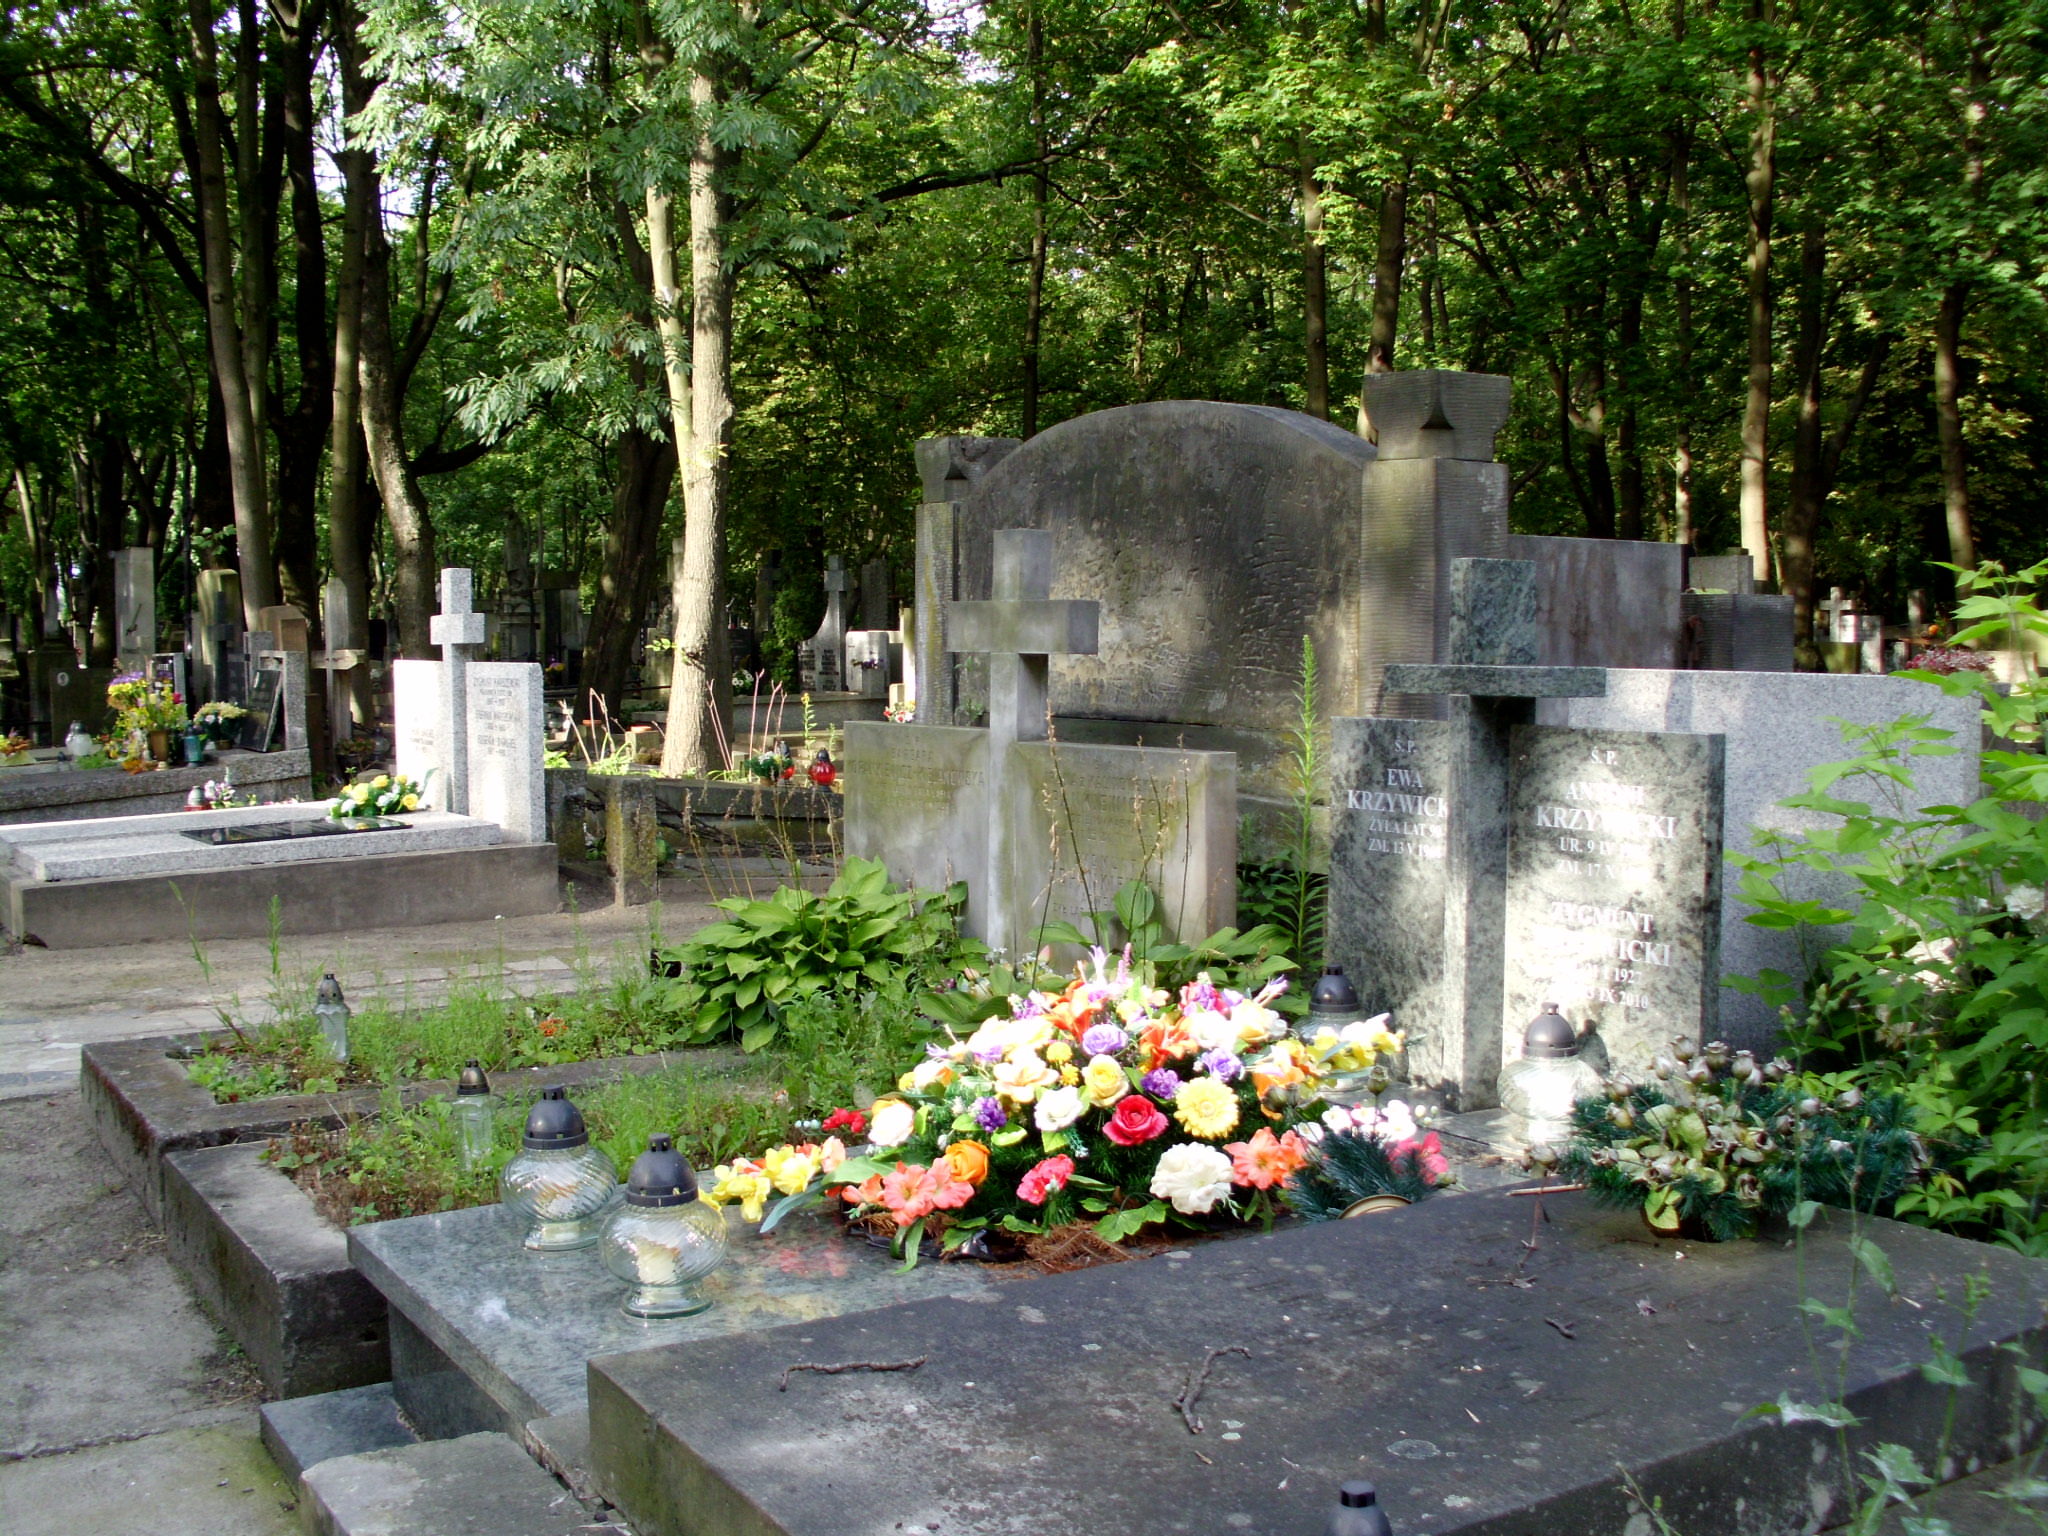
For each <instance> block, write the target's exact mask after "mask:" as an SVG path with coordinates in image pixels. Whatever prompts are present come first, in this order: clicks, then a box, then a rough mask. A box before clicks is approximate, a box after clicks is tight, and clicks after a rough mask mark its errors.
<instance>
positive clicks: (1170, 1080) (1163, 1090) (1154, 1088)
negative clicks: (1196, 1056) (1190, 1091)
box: [1138, 1067, 1180, 1099]
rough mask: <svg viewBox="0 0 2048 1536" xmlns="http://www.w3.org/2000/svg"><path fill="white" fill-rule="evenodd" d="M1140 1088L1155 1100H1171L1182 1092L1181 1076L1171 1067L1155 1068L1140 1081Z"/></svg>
mask: <svg viewBox="0 0 2048 1536" xmlns="http://www.w3.org/2000/svg"><path fill="white" fill-rule="evenodd" d="M1138 1086H1139V1087H1140V1088H1142V1089H1144V1090H1145V1091H1146V1092H1147V1093H1149V1094H1151V1095H1152V1097H1153V1098H1155V1099H1171V1098H1172V1097H1173V1096H1174V1095H1175V1094H1176V1093H1179V1092H1180V1074H1179V1073H1178V1072H1175V1071H1173V1070H1172V1069H1171V1068H1169V1067H1154V1068H1153V1069H1152V1070H1151V1071H1150V1072H1147V1073H1146V1074H1145V1075H1144V1077H1143V1078H1141V1079H1140V1080H1139V1082H1138Z"/></svg>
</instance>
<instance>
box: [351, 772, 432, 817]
mask: <svg viewBox="0 0 2048 1536" xmlns="http://www.w3.org/2000/svg"><path fill="white" fill-rule="evenodd" d="M425 797H426V791H425V790H424V789H422V788H421V787H420V786H419V785H418V784H415V783H414V782H413V781H412V780H411V779H408V778H407V777H406V776H405V775H404V774H402V773H380V774H378V775H376V776H375V777H374V778H369V779H358V780H356V782H355V783H353V784H351V785H349V787H348V788H347V789H344V790H343V791H342V792H341V793H340V794H338V795H336V796H335V797H334V800H333V802H332V803H331V804H330V805H329V806H328V807H327V814H328V815H330V816H332V817H334V818H335V819H336V820H337V821H348V820H368V819H370V818H371V817H376V816H397V815H400V814H401V813H403V812H405V811H416V810H418V809H419V808H420V805H421V803H422V801H423V800H424V799H425Z"/></svg>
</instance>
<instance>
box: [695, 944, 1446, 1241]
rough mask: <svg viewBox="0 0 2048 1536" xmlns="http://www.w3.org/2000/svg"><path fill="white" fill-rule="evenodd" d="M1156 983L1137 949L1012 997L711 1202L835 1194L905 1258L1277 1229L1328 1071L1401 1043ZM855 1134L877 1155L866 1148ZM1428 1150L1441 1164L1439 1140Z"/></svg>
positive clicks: (1100, 957)
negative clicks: (1217, 1223) (1299, 1030)
mask: <svg viewBox="0 0 2048 1536" xmlns="http://www.w3.org/2000/svg"><path fill="white" fill-rule="evenodd" d="M1141 971H1142V968H1141ZM1148 976H1149V973H1145V974H1134V973H1133V971H1132V967H1131V962H1130V954H1129V951H1128V950H1127V951H1126V952H1125V953H1124V955H1123V957H1122V958H1121V959H1120V960H1119V961H1118V962H1117V963H1116V964H1115V965H1114V966H1112V965H1111V963H1110V960H1109V957H1108V955H1107V954H1106V953H1105V952H1104V951H1103V950H1101V949H1097V950H1095V951H1094V955H1093V963H1092V965H1089V966H1083V967H1080V968H1079V974H1078V975H1077V976H1076V978H1075V979H1074V981H1073V982H1072V983H1070V984H1069V985H1068V986H1067V987H1066V988H1065V989H1064V990H1063V991H1061V992H1059V993H1057V994H1054V993H1049V992H1045V991H1033V992H1031V993H1030V994H1029V995H1027V996H1019V997H1013V998H1012V999H1011V1000H1010V1011H1009V1013H1008V1015H1007V1016H1003V1015H998V1016H996V1017H994V1018H991V1019H988V1020H987V1021H986V1022H984V1023H982V1024H981V1025H980V1026H979V1027H978V1028H976V1029H975V1030H974V1031H973V1033H972V1034H970V1035H968V1036H967V1037H966V1038H964V1039H963V1038H960V1036H959V1035H958V1034H957V1033H956V1032H955V1031H954V1030H953V1029H951V1028H948V1029H947V1030H946V1038H945V1040H944V1042H943V1043H938V1042H935V1043H933V1044H931V1045H930V1046H928V1047H927V1048H926V1056H925V1060H923V1061H922V1062H920V1063H918V1064H917V1065H916V1066H914V1067H912V1068H911V1069H910V1070H909V1071H907V1072H905V1073H904V1074H903V1075H902V1076H901V1078H899V1079H898V1081H897V1084H896V1090H895V1092H893V1093H891V1094H889V1095H888V1096H886V1097H884V1098H882V1099H879V1100H877V1101H876V1102H875V1103H874V1104H873V1105H872V1106H871V1107H870V1108H869V1110H868V1111H867V1113H866V1114H865V1115H862V1114H858V1113H855V1112H853V1111H850V1110H842V1111H839V1112H837V1113H836V1114H834V1115H833V1116H832V1117H831V1118H829V1119H827V1120H826V1121H825V1122H823V1124H821V1125H820V1126H819V1130H820V1131H821V1132H824V1133H826V1135H827V1139H826V1140H825V1141H824V1142H823V1143H822V1144H819V1145H811V1144H808V1143H805V1144H792V1145H789V1146H783V1147H777V1148H776V1149H774V1150H773V1151H771V1152H769V1153H767V1154H766V1155H765V1156H764V1157H763V1158H761V1159H759V1160H751V1159H738V1160H736V1161H734V1162H733V1163H730V1164H726V1165H722V1166H720V1167H719V1168H718V1169H717V1170H716V1178H715V1180H714V1182H713V1188H712V1193H711V1198H712V1199H713V1200H714V1201H716V1202H718V1203H737V1204H739V1206H740V1208H741V1213H742V1215H745V1216H747V1217H748V1219H750V1220H751V1219H753V1218H754V1215H755V1213H764V1214H763V1230H764V1231H766V1230H770V1229H772V1227H773V1225H774V1224H775V1222H776V1221H778V1220H780V1219H781V1217H782V1216H783V1215H784V1214H786V1213H787V1212H788V1211H789V1210H792V1209H795V1208H796V1207H797V1206H799V1205H800V1204H802V1203H804V1202H807V1201H811V1200H816V1199H820V1198H827V1197H830V1198H834V1199H836V1200H837V1201H838V1202H839V1203H840V1204H841V1205H842V1206H843V1207H844V1208H845V1210H846V1212H847V1214H848V1215H849V1217H850V1218H851V1219H853V1220H855V1221H857V1222H860V1223H863V1224H865V1225H868V1226H869V1227H870V1228H872V1229H877V1230H881V1231H885V1232H888V1233H890V1234H891V1235H892V1236H893V1238H894V1241H895V1246H896V1247H897V1249H898V1250H899V1252H901V1253H902V1254H903V1255H904V1257H905V1261H906V1263H915V1262H916V1259H917V1253H918V1247H919V1244H920V1242H921V1241H922V1240H923V1239H925V1238H926V1237H937V1238H939V1239H940V1240H941V1243H942V1246H943V1247H944V1248H945V1249H947V1250H948V1251H950V1250H952V1249H954V1248H957V1247H959V1246H960V1245H961V1244H962V1243H965V1242H967V1241H969V1240H970V1239H971V1238H972V1237H973V1235H974V1234H975V1233H976V1232H979V1231H983V1230H985V1229H995V1230H1001V1231H1007V1232H1012V1233H1025V1234H1032V1233H1045V1232H1050V1231H1052V1230H1053V1229H1054V1228H1056V1227H1061V1226H1065V1225H1068V1224H1070V1223H1073V1222H1076V1221H1080V1220H1092V1222H1093V1226H1094V1231H1095V1233H1096V1235H1097V1236H1099V1237H1100V1238H1102V1239H1103V1240H1104V1241H1107V1242H1111V1243H1115V1242H1119V1241H1121V1240H1123V1239H1125V1238H1128V1237H1131V1236H1133V1235H1135V1234H1137V1233H1138V1232H1140V1231H1141V1230H1142V1229H1143V1228H1145V1227H1146V1226H1149V1225H1152V1224H1154V1223H1165V1222H1169V1221H1172V1222H1178V1223H1180V1224H1183V1225H1193V1226H1201V1225H1203V1224H1204V1222H1205V1220H1206V1219H1209V1218H1220V1217H1224V1216H1230V1217H1235V1218H1238V1219H1262V1220H1265V1221H1267V1222H1269V1223H1270V1221H1271V1220H1272V1218H1273V1216H1274V1215H1275V1214H1276V1201H1277V1200H1279V1199H1280V1198H1282V1197H1283V1193H1284V1188H1285V1186H1286V1185H1287V1182H1288V1181H1289V1179H1290V1178H1292V1177H1293V1176H1295V1175H1296V1174H1297V1173H1298V1172H1299V1171H1300V1170H1302V1169H1303V1168H1304V1167H1305V1166H1307V1164H1308V1162H1309V1159H1310V1157H1311V1155H1312V1150H1313V1145H1314V1142H1315V1141H1316V1140H1317V1139H1319V1138H1320V1137H1322V1136H1323V1135H1324V1134H1325V1127H1324V1126H1323V1125H1321V1124H1320V1123H1318V1122H1317V1121H1316V1120H1315V1118H1314V1115H1315V1110H1316V1107H1317V1106H1318V1105H1319V1104H1320V1103H1321V1102H1322V1097H1323V1089H1324V1085H1325V1083H1326V1082H1327V1081H1328V1080H1329V1079H1330V1078H1331V1077H1332V1075H1333V1073H1334V1071H1335V1070H1336V1069H1335V1068H1334V1067H1333V1065H1332V1063H1333V1062H1335V1061H1336V1060H1338V1059H1339V1058H1340V1057H1341V1058H1342V1060H1343V1062H1344V1064H1345V1066H1346V1067H1353V1066H1356V1065H1357V1064H1358V1063H1360V1062H1361V1061H1363V1062H1364V1063H1366V1064H1368V1065H1369V1064H1370V1062H1371V1060H1372V1058H1373V1057H1374V1056H1375V1055H1376V1054H1377V1053H1378V1052H1379V1051H1380V1050H1382V1049H1386V1050H1398V1049H1399V1048H1400V1044H1401V1037H1400V1036H1399V1035H1398V1034H1396V1033H1394V1032H1392V1031H1391V1030H1388V1029H1387V1028H1386V1027H1385V1025H1386V1021H1385V1020H1384V1019H1381V1020H1375V1021H1373V1023H1372V1025H1371V1026H1369V1027H1365V1028H1364V1029H1363V1030H1362V1031H1361V1030H1358V1029H1354V1031H1353V1032H1351V1034H1350V1038H1345V1039H1337V1038H1334V1037H1333V1038H1332V1039H1331V1040H1329V1041H1318V1042H1315V1043H1308V1042H1304V1041H1302V1040H1300V1039H1297V1038H1296V1037H1295V1036H1294V1035H1293V1034H1292V1033H1291V1032H1290V1031H1289V1029H1288V1026H1287V1022H1286V1020H1285V1019H1284V1018H1283V1017H1282V1016H1281V1015H1280V1013H1279V1012H1278V1011H1276V1010H1275V1009H1274V1008H1273V1007H1271V1006H1270V1005H1271V1004H1272V1002H1273V1001H1274V999H1275V998H1276V997H1278V996H1279V994H1280V993H1281V992H1282V990H1284V988H1285V987H1286V981H1285V979H1284V978H1279V979H1275V980H1273V981H1271V982H1269V983H1268V984H1267V985H1266V986H1265V987H1264V988H1263V989H1261V990H1260V991H1258V992H1257V993H1254V994H1252V995H1249V996H1247V995H1246V994H1244V993H1241V992H1238V991H1235V990H1232V989H1229V988H1223V987H1218V986H1216V985H1215V984H1214V983H1213V982H1212V980H1211V979H1210V977H1209V974H1208V973H1207V972H1203V973H1201V974H1199V975H1198V976H1197V977H1196V979H1195V980H1194V981H1193V982H1191V983H1189V984H1188V985H1186V986H1184V987H1182V988H1181V989H1180V993H1179V995H1178V996H1177V997H1175V996H1171V995H1169V993H1168V992H1167V991H1165V990H1164V989H1162V988H1158V987H1155V986H1152V985H1150V983H1149V979H1148ZM1333 1113H1342V1114H1345V1115H1351V1114H1354V1113H1357V1112H1354V1111H1349V1110H1339V1111H1333ZM1348 1123H1350V1122H1348V1121H1347V1124H1348ZM1411 1129H1412V1126H1411ZM842 1131H843V1132H844V1133H845V1134H846V1136H848V1137H853V1138H858V1137H860V1136H862V1135H863V1133H864V1134H865V1136H866V1139H867V1142H866V1145H865V1146H860V1147H858V1148H856V1149H854V1150H851V1151H850V1150H849V1149H848V1148H847V1146H846V1143H845V1142H844V1141H843V1140H842V1139H841V1137H840V1135H838V1134H837V1133H839V1132H842ZM1430 1154H1431V1155H1432V1156H1435V1157H1437V1158H1438V1159H1439V1161H1440V1159H1441V1153H1440V1150H1439V1149H1437V1148H1436V1147H1435V1146H1434V1143H1433V1142H1432V1144H1431V1147H1430ZM777 1191H779V1192H780V1193H781V1195H782V1199H781V1200H780V1201H779V1202H778V1203H777V1205H776V1207H775V1209H774V1210H773V1211H772V1212H770V1211H769V1210H768V1204H767V1202H768V1200H769V1197H770V1195H771V1193H773V1192H777Z"/></svg>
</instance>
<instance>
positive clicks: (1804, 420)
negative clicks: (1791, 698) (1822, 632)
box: [1782, 219, 1828, 672]
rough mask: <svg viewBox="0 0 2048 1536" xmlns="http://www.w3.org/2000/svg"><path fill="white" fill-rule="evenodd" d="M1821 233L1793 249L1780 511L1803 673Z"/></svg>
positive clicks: (1812, 520)
mask: <svg viewBox="0 0 2048 1536" xmlns="http://www.w3.org/2000/svg"><path fill="white" fill-rule="evenodd" d="M1827 271H1828V236H1827V227H1826V225H1824V224H1823V223H1822V222H1821V221H1820V220H1818V219H1815V220H1813V221H1812V222H1811V223H1809V224H1808V225H1807V226H1806V231H1805V234H1804V235H1803V236H1802V237H1801V240H1800V243H1799V297H1798V301H1797V315H1796V319H1795V322H1794V327H1793V339H1792V372H1793V376H1794V378H1795V380H1796V382H1797V385H1798V389H1799V418H1798V422H1797V424H1796V425H1795V426H1794V428H1793V431H1792V498H1791V506H1790V508H1789V509H1788V510H1787V511H1786V514H1785V520H1784V525H1783V528H1782V537H1783V540H1784V551H1785V561H1784V580H1785V585H1784V590H1785V591H1786V592H1787V593H1789V594H1790V595H1791V598H1792V648H1793V657H1794V661H1795V663H1796V664H1797V666H1798V667H1799V669H1800V670H1801V671H1803V672H1818V671H1819V670H1820V652H1819V651H1818V650H1817V649H1816V648H1815V646H1814V643H1813V572H1814V547H1815V542H1816V541H1817V540H1818V538H1819V536H1820V518H1821V500H1822V498H1823V497H1824V496H1826V494H1827V488H1826V487H1825V486H1824V485H1823V484H1822V483H1821V474H1822V465H1821V446H1822V436H1821V356H1822V353H1823V352H1824V351H1825V349H1826V347H1827Z"/></svg>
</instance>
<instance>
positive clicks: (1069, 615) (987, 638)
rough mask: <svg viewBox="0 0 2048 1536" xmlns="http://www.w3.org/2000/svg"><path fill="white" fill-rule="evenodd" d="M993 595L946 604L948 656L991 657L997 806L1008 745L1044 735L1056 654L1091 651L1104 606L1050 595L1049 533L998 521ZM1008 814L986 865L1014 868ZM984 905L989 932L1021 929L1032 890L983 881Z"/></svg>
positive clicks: (1005, 789)
mask: <svg viewBox="0 0 2048 1536" xmlns="http://www.w3.org/2000/svg"><path fill="white" fill-rule="evenodd" d="M993 589H994V592H995V596H994V598H993V599H992V600H990V601H988V602H964V603H953V604H951V605H950V606H949V607H948V608H947V609H946V651H947V654H948V655H954V656H958V655H962V654H967V653H972V652H982V653H986V654H987V656H988V734H989V775H990V792H991V794H992V795H993V796H994V803H995V804H996V805H997V806H998V807H1007V806H1008V805H1009V804H1010V803H1011V794H1010V786H1009V784H1008V783H1007V779H1008V776H1009V774H1010V772H1011V771H1012V757H1011V753H1010V748H1011V747H1012V746H1013V745H1014V744H1016V743H1017V742H1020V741H1044V740H1045V739H1046V737H1047V734H1048V731H1047V720H1046V707H1047V702H1048V699H1049V696H1050V695H1049V685H1050V679H1051V662H1052V658H1053V657H1054V656H1092V655H1094V654H1095V648H1096V643H1097V638H1098V637H1097V631H1098V628H1099V626H1100V624H1101V620H1102V605H1101V604H1100V603H1093V602H1079V601H1075V600H1072V599H1061V600H1056V599H1054V598H1053V597H1052V595H1051V594H1052V535H1051V534H1050V533H1047V532H1044V531H1042V530H1040V529H1037V528H999V529H997V530H996V536H995V580H994V583H993ZM1016 832H1017V829H1016V828H1015V827H1013V826H1012V825H1011V819H1010V818H1009V817H1008V816H1007V815H1003V814H1000V813H999V814H997V815H995V816H994V817H992V818H991V819H990V823H989V861H988V868H989V869H990V870H991V871H1001V870H1005V869H1008V868H1010V867H1011V865H1012V863H1013V858H1012V856H1011V850H1010V849H1009V848H1007V847H1006V846H1005V845H1006V843H1007V842H1008V840H1009V839H1011V838H1012V837H1013V836H1015V835H1016ZM988 885H989V889H988V890H987V891H986V892H981V893H977V894H980V895H982V896H983V898H984V902H985V905H984V907H983V910H984V911H985V912H987V913H988V914H989V920H990V928H989V931H990V932H991V933H999V934H1008V933H1021V932H1022V931H1023V929H1024V924H1023V923H1022V922H1021V921H1017V920H1015V913H1014V912H1013V907H1014V908H1020V909H1021V908H1022V907H1024V906H1028V905H1029V903H1030V901H1031V899H1032V896H1033V894H1035V893H1033V892H1028V891H1017V890H1013V889H1010V888H1009V884H1008V882H1005V881H1003V880H1001V879H999V878H992V879H990V880H989V881H988Z"/></svg>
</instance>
